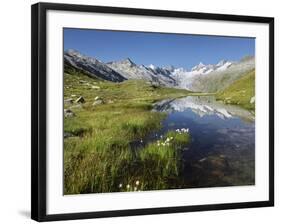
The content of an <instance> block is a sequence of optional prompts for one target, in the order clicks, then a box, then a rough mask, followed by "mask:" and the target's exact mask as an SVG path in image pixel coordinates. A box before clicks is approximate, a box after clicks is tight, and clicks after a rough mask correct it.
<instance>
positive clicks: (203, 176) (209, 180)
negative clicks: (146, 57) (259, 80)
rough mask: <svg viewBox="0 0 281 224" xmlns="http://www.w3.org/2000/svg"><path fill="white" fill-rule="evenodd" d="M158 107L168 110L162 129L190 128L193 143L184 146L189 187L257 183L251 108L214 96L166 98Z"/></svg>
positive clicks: (186, 180)
mask: <svg viewBox="0 0 281 224" xmlns="http://www.w3.org/2000/svg"><path fill="white" fill-rule="evenodd" d="M153 110H154V111H160V112H166V113H167V114H168V115H167V117H166V119H165V120H164V121H163V122H162V129H161V130H160V131H157V132H154V133H152V134H151V135H150V136H149V137H148V139H147V140H148V141H151V140H154V139H157V138H158V137H159V136H160V135H164V134H165V133H166V132H167V131H169V130H176V129H181V128H189V131H190V134H191V137H192V140H191V143H190V144H189V145H188V146H186V147H185V148H183V149H182V158H181V161H182V163H183V173H182V177H183V179H184V181H183V183H184V184H183V185H184V186H181V187H182V188H185V187H213V186H237V185H253V184H255V115H254V113H253V112H251V111H247V110H245V109H243V108H240V107H238V106H233V105H225V104H223V103H220V102H217V101H216V100H215V99H214V97H212V96H189V97H185V98H181V99H173V100H164V101H161V102H158V103H156V104H155V105H154V109H153Z"/></svg>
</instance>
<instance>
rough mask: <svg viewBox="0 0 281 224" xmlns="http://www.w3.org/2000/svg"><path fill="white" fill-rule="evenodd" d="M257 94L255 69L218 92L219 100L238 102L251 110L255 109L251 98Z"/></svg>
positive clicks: (228, 102)
mask: <svg viewBox="0 0 281 224" xmlns="http://www.w3.org/2000/svg"><path fill="white" fill-rule="evenodd" d="M254 96H255V71H254V70H252V71H251V72H249V73H247V74H245V75H244V76H242V78H240V79H238V80H236V81H235V82H233V83H232V84H231V85H230V86H228V87H227V88H226V89H224V90H223V91H221V92H218V93H217V94H216V99H217V100H222V101H223V102H224V103H226V104H236V105H239V106H241V107H244V108H246V109H249V110H254V109H255V103H251V102H250V101H251V98H252V97H254Z"/></svg>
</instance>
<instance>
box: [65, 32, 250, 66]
mask: <svg viewBox="0 0 281 224" xmlns="http://www.w3.org/2000/svg"><path fill="white" fill-rule="evenodd" d="M67 49H75V50H78V51H79V52H81V53H82V54H85V55H88V56H93V57H95V58H98V59H99V60H101V61H103V62H109V61H116V60H122V59H124V58H130V59H131V60H132V61H134V62H135V63H136V64H144V65H149V64H154V65H157V66H168V65H174V66H176V67H183V68H187V69H190V68H191V67H193V66H194V65H197V64H198V63H199V62H203V63H204V64H215V63H217V62H218V61H220V60H222V59H226V60H231V61H237V60H239V59H241V58H242V57H244V56H246V55H255V39H254V38H237V37H221V36H203V35H181V34H159V33H143V32H122V31H103V30H91V29H72V28H65V29H64V50H67Z"/></svg>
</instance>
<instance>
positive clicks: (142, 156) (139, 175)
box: [64, 68, 190, 194]
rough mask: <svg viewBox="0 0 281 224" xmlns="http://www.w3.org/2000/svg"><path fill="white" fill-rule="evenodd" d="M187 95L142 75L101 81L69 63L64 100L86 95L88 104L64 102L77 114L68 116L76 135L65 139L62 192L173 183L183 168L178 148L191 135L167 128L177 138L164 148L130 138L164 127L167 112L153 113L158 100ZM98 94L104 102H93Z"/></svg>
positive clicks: (157, 186) (159, 186)
mask: <svg viewBox="0 0 281 224" xmlns="http://www.w3.org/2000/svg"><path fill="white" fill-rule="evenodd" d="M93 86H94V88H93ZM97 86H98V87H99V88H96V87H97ZM189 94H190V92H189V91H187V90H179V89H173V88H164V87H160V86H152V85H150V84H149V83H147V82H145V81H140V80H130V81H125V82H122V83H112V82H108V81H102V80H100V79H98V78H90V77H89V76H87V74H84V73H82V72H79V71H77V70H73V69H70V68H67V69H66V72H65V74H64V99H69V98H72V99H73V100H74V101H75V100H76V99H77V98H78V97H79V96H83V98H84V99H85V103H83V104H79V103H75V102H74V103H73V104H65V106H64V107H65V109H70V110H72V111H73V112H74V113H75V116H73V117H67V118H64V131H65V132H68V133H71V134H72V135H74V137H69V138H65V139H64V193H65V194H77V193H91V192H114V191H132V190H152V189H165V188H167V187H173V184H171V183H175V179H176V178H175V177H176V176H177V175H179V169H180V166H179V162H178V160H179V156H178V155H179V153H180V152H179V148H180V146H182V145H185V144H188V142H189V135H188V134H187V133H182V134H179V133H173V132H169V133H167V136H166V137H173V141H172V142H171V144H169V146H168V145H166V146H163V147H162V146H161V147H158V143H157V142H153V143H150V144H148V145H147V146H145V147H144V148H143V149H134V148H132V143H133V142H134V141H139V140H140V139H142V138H144V137H145V136H146V135H147V134H149V133H150V132H151V131H153V130H157V129H160V128H161V121H162V120H163V119H164V118H165V116H166V115H165V114H164V113H159V112H151V109H152V104H153V103H154V102H156V101H158V100H161V99H166V98H171V99H173V98H178V97H184V96H187V95H189ZM96 97H99V98H101V99H102V101H103V103H102V104H99V105H94V106H93V102H94V101H95V98H96ZM136 183H138V184H136ZM120 184H121V185H122V186H121V185H120ZM119 185H120V186H119ZM176 186H178V185H175V187H176Z"/></svg>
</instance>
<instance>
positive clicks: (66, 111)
mask: <svg viewBox="0 0 281 224" xmlns="http://www.w3.org/2000/svg"><path fill="white" fill-rule="evenodd" d="M74 116H75V114H74V112H73V111H72V110H70V109H64V117H74Z"/></svg>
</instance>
